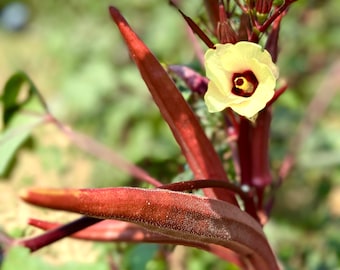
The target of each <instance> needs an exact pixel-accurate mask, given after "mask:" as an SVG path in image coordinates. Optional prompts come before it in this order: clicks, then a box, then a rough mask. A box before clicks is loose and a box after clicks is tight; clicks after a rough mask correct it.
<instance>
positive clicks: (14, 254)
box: [1, 246, 109, 270]
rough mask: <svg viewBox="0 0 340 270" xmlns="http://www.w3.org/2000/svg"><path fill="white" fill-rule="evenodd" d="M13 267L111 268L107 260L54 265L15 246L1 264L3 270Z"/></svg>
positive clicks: (75, 269) (102, 269)
mask: <svg viewBox="0 0 340 270" xmlns="http://www.w3.org/2000/svg"><path fill="white" fill-rule="evenodd" d="M84 256H85V255H84ZM13 269H25V270H36V269H49V270H57V269H63V270H109V267H108V264H107V263H106V262H105V261H100V262H96V263H86V264H85V263H75V262H70V263H66V264H64V265H53V264H49V263H47V262H46V261H44V260H42V259H41V258H40V257H38V256H32V255H31V254H30V252H29V250H28V249H27V248H24V247H19V246H18V247H13V248H11V249H10V250H9V251H8V253H7V254H6V259H5V260H4V262H3V265H2V266H1V270H13Z"/></svg>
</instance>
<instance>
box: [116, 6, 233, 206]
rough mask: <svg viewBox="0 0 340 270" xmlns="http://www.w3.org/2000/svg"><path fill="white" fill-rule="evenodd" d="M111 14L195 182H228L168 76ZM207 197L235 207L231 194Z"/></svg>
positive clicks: (118, 17)
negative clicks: (216, 180) (203, 180)
mask: <svg viewBox="0 0 340 270" xmlns="http://www.w3.org/2000/svg"><path fill="white" fill-rule="evenodd" d="M110 14H111V16H112V18H113V20H114V21H115V22H116V24H117V26H118V28H119V31H120V32H121V34H122V36H123V38H124V40H125V42H126V44H127V46H128V48H129V51H130V54H131V56H132V58H133V60H134V61H135V63H136V65H137V66H138V69H139V71H140V73H141V75H142V77H143V79H144V81H145V83H146V85H147V86H148V88H149V91H150V93H151V95H152V97H153V99H154V101H155V102H156V104H157V106H158V108H159V109H160V111H161V113H162V115H163V118H164V119H165V121H166V122H167V123H168V125H169V127H170V129H171V130H172V133H173V134H174V137H175V139H176V140H177V142H178V144H179V145H180V147H181V149H182V152H183V154H184V156H185V158H186V160H187V162H188V164H189V166H190V168H191V170H192V171H193V173H194V175H195V178H199V179H206V178H210V179H222V180H227V176H226V173H225V171H224V169H223V166H222V163H221V161H220V160H219V157H218V155H217V154H216V152H215V150H214V148H213V146H212V144H211V142H210V141H209V139H208V138H207V137H206V135H205V134H204V131H203V130H202V127H201V126H200V124H199V122H198V120H197V118H196V117H195V115H194V114H193V112H192V111H191V109H190V107H189V106H188V104H187V103H186V102H185V100H184V98H183V97H182V95H181V94H180V92H179V91H178V89H177V87H176V85H175V84H174V82H173V81H172V80H171V78H170V77H169V75H168V74H167V72H166V71H165V70H164V68H163V67H162V65H161V64H160V63H159V61H158V60H157V59H156V57H155V56H154V55H153V54H152V53H151V52H150V50H149V49H148V48H147V47H146V45H145V44H144V43H143V41H142V40H140V38H139V37H138V36H137V35H136V33H135V32H134V31H133V30H132V29H131V28H130V26H129V24H128V23H127V22H126V20H125V19H124V18H123V16H122V15H121V14H120V13H119V11H118V10H117V9H116V8H114V7H110ZM206 194H207V195H208V196H210V197H215V198H220V199H222V200H225V201H229V202H231V203H234V204H237V203H236V200H235V197H234V196H233V195H232V194H231V193H230V192H226V191H221V190H214V189H211V190H209V191H207V193H206Z"/></svg>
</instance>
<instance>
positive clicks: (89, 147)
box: [49, 115, 161, 186]
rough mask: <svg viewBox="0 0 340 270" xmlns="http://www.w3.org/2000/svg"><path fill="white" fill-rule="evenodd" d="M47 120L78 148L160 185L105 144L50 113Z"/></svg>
mask: <svg viewBox="0 0 340 270" xmlns="http://www.w3.org/2000/svg"><path fill="white" fill-rule="evenodd" d="M49 120H50V122H51V123H53V124H55V125H56V126H57V127H58V128H59V130H60V131H61V132H62V133H63V134H64V135H66V136H67V137H68V138H69V139H70V140H71V141H72V142H73V143H74V144H75V145H76V146H78V147H79V148H80V149H82V150H84V151H86V152H88V153H90V154H92V155H94V156H95V157H98V158H100V159H102V160H105V161H106V162H108V163H109V164H112V165H113V166H115V167H118V168H120V169H122V170H124V171H126V172H128V173H129V174H130V175H131V176H134V177H136V178H137V179H140V180H142V181H144V182H146V183H149V184H151V185H153V186H159V185H161V182H159V181H158V180H157V179H155V178H153V177H152V176H150V175H149V174H148V173H147V172H146V171H144V170H143V169H142V168H140V167H138V166H136V165H134V164H131V163H129V162H128V161H126V160H124V159H123V158H122V157H121V156H119V155H118V154H117V153H115V152H114V151H112V150H110V149H109V148H108V147H106V146H105V145H103V144H101V143H99V142H97V141H95V140H94V139H92V138H91V137H89V136H87V135H85V134H82V133H79V132H76V131H74V130H72V129H71V128H70V127H68V126H66V125H64V124H63V123H61V122H60V121H59V120H58V119H56V118H55V117H53V116H52V115H50V118H49Z"/></svg>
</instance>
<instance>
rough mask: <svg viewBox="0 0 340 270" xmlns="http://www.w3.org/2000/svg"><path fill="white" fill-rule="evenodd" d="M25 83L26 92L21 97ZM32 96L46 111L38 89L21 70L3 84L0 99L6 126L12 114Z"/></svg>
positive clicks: (46, 109)
mask: <svg viewBox="0 0 340 270" xmlns="http://www.w3.org/2000/svg"><path fill="white" fill-rule="evenodd" d="M25 83H28V87H29V88H28V93H27V95H26V96H24V97H23V98H22V99H20V96H21V95H22V93H23V91H25V88H24V87H23V86H24V85H25ZM33 97H37V98H38V100H39V102H40V104H41V106H42V107H43V109H44V110H45V111H46V112H47V111H48V108H47V105H46V102H45V101H44V99H43V97H42V96H41V94H40V93H39V91H38V89H37V88H36V86H35V85H34V83H33V82H32V81H31V79H30V78H29V77H28V75H27V74H26V73H24V72H22V71H19V72H17V73H15V74H14V75H12V76H11V77H10V78H9V79H8V81H7V82H6V84H5V87H4V91H3V94H2V96H1V99H0V100H1V101H2V103H3V107H4V108H3V110H4V112H3V124H4V126H5V127H6V126H7V125H8V124H9V122H10V120H11V119H12V118H13V116H14V115H15V114H16V113H17V112H18V111H20V110H21V109H22V108H23V106H25V104H27V102H29V101H30V100H31V99H32V98H33Z"/></svg>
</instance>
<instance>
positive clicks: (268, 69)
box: [204, 41, 278, 119]
mask: <svg viewBox="0 0 340 270" xmlns="http://www.w3.org/2000/svg"><path fill="white" fill-rule="evenodd" d="M215 47H216V49H208V51H207V52H206V54H205V66H206V73H207V77H208V79H209V84H208V90H207V92H206V94H205V96H204V99H205V103H206V105H207V107H208V111H209V112H219V111H222V110H224V109H225V108H227V107H230V108H231V109H233V110H234V111H235V112H237V113H238V114H240V115H243V116H245V117H247V118H249V119H252V118H254V117H256V115H257V113H258V112H259V111H260V110H262V109H263V108H264V107H265V106H266V104H267V102H268V101H269V100H270V99H271V98H272V97H273V95H274V89H275V86H276V80H277V78H278V69H277V67H276V65H275V64H274V63H273V61H272V58H271V56H270V54H269V53H268V51H266V50H264V49H262V47H261V46H260V45H258V44H255V43H252V42H248V41H241V42H238V43H236V44H231V43H228V44H216V45H215Z"/></svg>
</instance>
